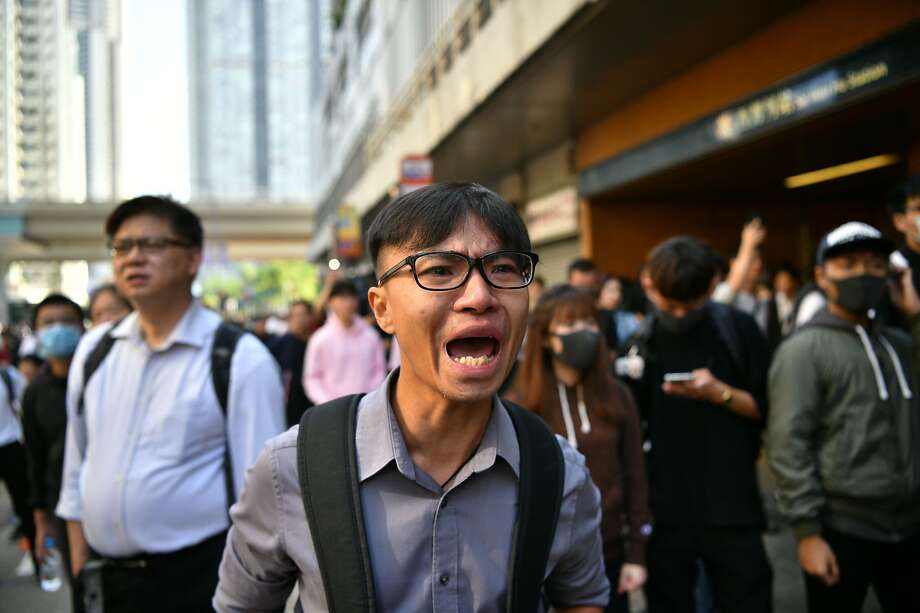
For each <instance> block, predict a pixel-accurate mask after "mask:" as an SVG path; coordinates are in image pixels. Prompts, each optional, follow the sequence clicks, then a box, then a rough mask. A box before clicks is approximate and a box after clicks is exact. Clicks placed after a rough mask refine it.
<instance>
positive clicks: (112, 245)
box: [107, 236, 194, 258]
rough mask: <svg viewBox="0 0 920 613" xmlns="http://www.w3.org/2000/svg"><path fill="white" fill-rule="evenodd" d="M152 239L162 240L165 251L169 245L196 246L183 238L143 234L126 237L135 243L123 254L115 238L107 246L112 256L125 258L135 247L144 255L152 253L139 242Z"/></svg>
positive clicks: (184, 247)
mask: <svg viewBox="0 0 920 613" xmlns="http://www.w3.org/2000/svg"><path fill="white" fill-rule="evenodd" d="M151 239H156V240H158V241H162V242H163V243H164V245H165V246H164V248H163V250H162V251H165V250H166V248H168V247H181V248H183V249H191V248H192V247H194V245H192V244H191V243H190V242H188V241H184V240H181V239H178V238H170V237H162V236H142V237H141V238H126V239H123V240H130V241H132V242H133V244H132V245H131V248H130V249H128V250H127V251H125V252H124V253H121V254H120V253H118V252H117V250H116V249H115V240H114V239H110V240H109V241H108V244H107V247H108V248H109V253H110V254H111V256H112V257H116V258H118V257H121V258H123V257H125V256H127V255H129V254H130V253H131V252H132V251H134V249H135V248H137V249H139V250H140V252H141V253H143V254H144V255H152V254H151V253H150V252H148V251H145V249H144V247H141V246H140V244H139V243H138V241H141V240H151ZM162 251H160V252H158V253H162Z"/></svg>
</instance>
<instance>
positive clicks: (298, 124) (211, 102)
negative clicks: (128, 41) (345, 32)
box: [189, 0, 313, 201]
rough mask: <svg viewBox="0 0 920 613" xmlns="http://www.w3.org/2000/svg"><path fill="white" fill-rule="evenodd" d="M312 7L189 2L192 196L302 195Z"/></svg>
mask: <svg viewBox="0 0 920 613" xmlns="http://www.w3.org/2000/svg"><path fill="white" fill-rule="evenodd" d="M311 4H312V3H311V2H290V1H289V0H221V1H219V2H218V1H213V0H200V1H197V2H190V3H189V54H190V70H189V75H190V79H191V84H190V87H189V101H190V110H189V118H190V120H191V131H190V134H191V139H190V140H191V147H192V154H191V164H192V169H191V176H192V198H194V199H198V200H216V201H242V200H252V199H261V200H269V201H298V200H305V199H306V198H307V195H308V188H309V179H308V176H307V173H308V165H309V160H308V157H307V144H308V140H307V139H308V117H309V115H308V109H309V95H310V94H309V92H310V57H311V54H312V53H313V44H312V42H311V37H310V32H311V29H310V27H309V26H310V14H311Z"/></svg>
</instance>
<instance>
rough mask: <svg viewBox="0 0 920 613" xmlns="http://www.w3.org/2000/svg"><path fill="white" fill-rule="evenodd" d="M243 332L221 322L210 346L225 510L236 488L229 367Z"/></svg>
mask: <svg viewBox="0 0 920 613" xmlns="http://www.w3.org/2000/svg"><path fill="white" fill-rule="evenodd" d="M243 334H244V333H243V331H242V330H241V329H240V328H238V327H236V326H234V325H231V324H228V323H224V322H221V324H220V325H219V326H218V327H217V330H216V331H215V332H214V342H213V344H212V345H211V381H212V382H213V384H214V393H215V394H217V403H218V404H219V405H220V410H221V411H222V412H223V414H224V485H225V487H226V490H227V509H229V508H230V506H231V505H232V504H233V502H234V501H235V500H236V494H235V491H236V488H235V487H233V463H232V462H231V460H230V432H229V429H228V426H227V419H226V418H227V406H228V402H229V399H230V365H231V363H232V362H233V352H234V351H235V350H236V345H237V343H239V342H240V339H241V338H242V337H243Z"/></svg>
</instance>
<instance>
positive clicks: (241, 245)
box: [0, 201, 314, 324]
mask: <svg viewBox="0 0 920 613" xmlns="http://www.w3.org/2000/svg"><path fill="white" fill-rule="evenodd" d="M117 205H118V203H117V202H85V203H59V202H29V203H3V202H0V324H2V323H5V322H6V321H7V320H8V315H9V312H8V308H9V307H8V303H7V271H8V270H9V264H10V262H17V261H26V262H29V261H33V262H34V261H48V262H64V261H73V260H84V261H87V262H99V261H107V260H109V253H108V249H107V248H106V236H105V230H104V226H105V220H106V218H107V217H108V215H109V213H110V212H111V211H112V210H113V209H114V208H115V207H116V206H117ZM188 206H189V208H191V209H192V210H193V211H195V213H197V214H198V215H199V216H200V217H201V221H202V224H203V226H204V234H205V249H204V256H205V263H209V262H210V263H214V264H223V263H229V262H240V261H265V260H274V259H293V260H303V259H306V257H307V247H308V245H309V244H310V240H311V238H312V237H313V226H314V224H313V207H312V206H311V205H309V204H307V203H302V202H301V203H290V204H277V203H266V202H257V201H253V202H238V203H212V202H192V203H190V204H189V205H188Z"/></svg>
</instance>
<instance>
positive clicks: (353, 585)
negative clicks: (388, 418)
mask: <svg viewBox="0 0 920 613" xmlns="http://www.w3.org/2000/svg"><path fill="white" fill-rule="evenodd" d="M361 398H362V395H360V394H359V395H355V396H345V397H343V398H339V399H337V400H333V401H331V402H327V403H325V404H322V405H319V406H316V407H313V408H311V409H310V410H308V411H307V412H306V413H304V415H303V417H302V418H301V420H300V431H299V433H298V435H297V473H298V477H299V479H300V491H301V495H302V497H303V505H304V511H305V512H306V516H307V521H308V522H309V524H310V532H311V534H312V537H313V547H314V550H315V551H316V558H317V561H318V562H319V568H320V572H321V575H322V578H323V587H324V589H325V592H326V601H327V603H328V606H329V611H330V612H332V613H373V612H374V611H375V607H376V603H375V597H374V579H373V573H372V569H371V564H370V556H369V551H368V545H367V535H366V532H365V528H364V518H363V516H362V512H361V496H360V492H359V484H358V467H357V455H356V449H355V427H356V425H357V412H358V404H359V402H360V400H361ZM502 403H503V404H504V405H505V407H506V409H507V410H508V414H509V415H510V416H511V421H512V422H513V423H514V428H515V431H516V432H517V438H518V445H519V446H520V452H521V465H520V474H521V477H520V481H519V486H518V487H519V489H518V514H517V520H516V521H515V526H514V536H513V540H512V555H513V556H514V557H513V560H512V563H511V564H510V566H509V577H508V601H507V609H506V610H507V611H509V612H515V613H516V612H519V611H520V612H527V613H532V612H533V611H536V610H537V607H538V605H539V603H540V600H541V597H542V592H543V590H542V587H543V574H544V572H545V570H546V564H547V561H548V559H549V553H550V548H551V547H552V543H553V538H554V536H555V533H556V523H557V521H558V519H559V507H560V505H561V503H562V486H563V482H564V479H565V465H564V462H563V458H562V451H561V449H560V448H559V444H558V443H557V442H556V435H555V434H553V432H552V431H551V430H550V429H549V427H548V426H547V425H546V423H545V422H544V421H543V420H542V419H540V418H539V417H538V416H537V415H535V414H534V413H532V412H530V411H528V410H526V409H523V408H521V407H518V406H517V405H514V404H512V403H510V402H508V401H507V400H502ZM297 610H298V611H299V610H300V603H298V606H297Z"/></svg>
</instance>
